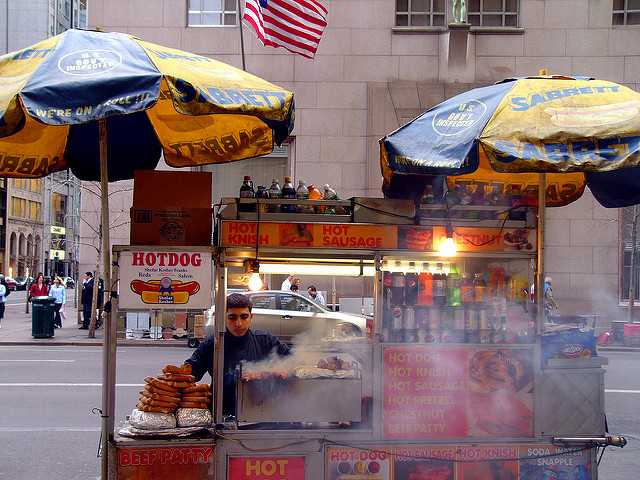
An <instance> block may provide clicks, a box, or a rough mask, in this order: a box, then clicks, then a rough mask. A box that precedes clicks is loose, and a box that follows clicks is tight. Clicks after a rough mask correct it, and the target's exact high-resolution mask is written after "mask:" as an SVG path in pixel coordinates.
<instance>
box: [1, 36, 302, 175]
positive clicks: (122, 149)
mask: <svg viewBox="0 0 640 480" xmlns="http://www.w3.org/2000/svg"><path fill="white" fill-rule="evenodd" d="M101 119H107V120H106V124H107V125H106V126H107V131H108V149H107V151H108V170H109V180H120V179H126V178H132V176H133V171H134V170H136V169H149V168H154V167H155V166H156V164H157V162H158V160H159V159H160V156H161V153H163V154H164V159H165V161H166V162H167V163H168V164H169V165H171V166H174V167H187V166H194V165H202V164H208V163H222V162H230V161H234V160H240V159H243V158H248V157H256V156H260V155H265V154H268V153H270V152H271V151H272V149H273V145H274V142H275V143H280V142H282V141H283V140H284V139H285V138H286V137H287V136H288V135H289V133H290V132H291V130H292V129H293V119H294V104H293V93H291V92H289V91H287V90H284V89H282V88H280V87H278V86H276V85H273V84H271V83H269V82H267V81H265V80H262V79H260V78H258V77H255V76H253V75H251V74H249V73H246V72H244V71H242V70H238V69H236V68H234V67H231V66H229V65H226V64H224V63H221V62H218V61H215V60H213V59H211V58H208V57H204V56H200V55H194V54H191V53H187V52H183V51H180V50H175V49H172V48H167V47H162V46H159V45H155V44H152V43H148V42H145V41H142V40H140V39H138V38H135V37H132V36H130V35H125V34H121V33H101V32H90V31H80V30H70V31H67V32H65V33H63V34H61V35H58V36H56V37H52V38H49V39H46V40H44V41H42V42H40V43H37V44H35V45H33V46H32V47H29V48H26V49H24V50H21V51H18V52H14V53H9V54H7V55H4V56H2V57H0V176H1V177H42V176H45V175H48V174H49V173H52V172H55V171H58V170H64V169H66V168H70V169H71V170H72V171H73V173H74V174H75V175H76V176H78V177H79V178H81V179H84V180H97V179H99V172H100V166H99V141H98V124H97V122H98V121H99V120H101Z"/></svg>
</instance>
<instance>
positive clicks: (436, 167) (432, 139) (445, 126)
mask: <svg viewBox="0 0 640 480" xmlns="http://www.w3.org/2000/svg"><path fill="white" fill-rule="evenodd" d="M380 148H381V167H382V173H383V177H384V189H385V190H386V191H390V190H393V189H397V187H396V185H402V184H403V183H406V182H407V181H410V180H411V179H413V180H414V181H415V179H416V178H421V177H422V178H423V179H424V176H428V175H447V176H448V179H447V180H448V182H449V186H453V185H455V184H456V183H458V182H465V183H467V184H468V183H469V182H476V183H478V184H485V185H486V184H488V183H498V184H500V183H501V184H504V185H511V186H513V185H517V186H518V187H519V188H521V189H522V190H523V191H527V190H535V191H537V188H538V178H539V175H538V173H540V172H547V173H548V175H547V176H546V177H547V179H546V183H547V186H546V202H547V204H548V205H550V206H560V205H566V204H568V203H570V202H572V201H574V200H576V199H577V198H579V197H580V195H582V192H583V191H584V188H585V185H588V186H589V188H590V189H591V191H592V192H593V194H594V195H595V197H596V198H597V199H598V200H599V201H600V203H602V204H603V205H604V206H607V207H621V206H627V205H632V204H636V203H639V202H640V168H638V166H639V165H640V94H639V93H637V92H635V91H633V90H631V89H629V88H627V87H625V86H622V85H618V84H616V83H612V82H608V81H604V80H594V79H590V78H581V77H565V76H539V77H529V78H521V79H508V80H505V81H503V82H501V83H498V84H495V85H491V86H488V87H483V88H477V89H474V90H470V91H468V92H465V93H462V94H460V95H457V96H455V97H453V98H450V99H449V100H446V101H445V102H443V103H441V104H439V105H437V106H435V107H433V108H432V109H430V110H428V111H426V112H425V113H423V114H422V115H420V116H419V117H417V118H416V119H414V120H413V121H411V122H409V123H408V124H406V125H404V126H403V127H401V128H399V129H398V130H396V131H395V132H393V133H391V134H389V135H387V136H386V137H384V138H383V139H381V140H380ZM423 183H424V181H423Z"/></svg>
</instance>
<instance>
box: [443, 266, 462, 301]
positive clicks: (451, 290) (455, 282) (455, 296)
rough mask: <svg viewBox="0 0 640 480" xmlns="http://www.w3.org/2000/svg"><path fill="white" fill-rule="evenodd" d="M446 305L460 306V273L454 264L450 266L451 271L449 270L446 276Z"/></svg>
mask: <svg viewBox="0 0 640 480" xmlns="http://www.w3.org/2000/svg"><path fill="white" fill-rule="evenodd" d="M447 305H449V306H450V307H459V306H460V305H462V299H461V293H460V273H459V271H458V266H457V265H456V264H455V263H454V264H453V265H451V270H449V275H448V276H447Z"/></svg>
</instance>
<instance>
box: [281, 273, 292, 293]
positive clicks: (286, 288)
mask: <svg viewBox="0 0 640 480" xmlns="http://www.w3.org/2000/svg"><path fill="white" fill-rule="evenodd" d="M292 282H293V275H287V278H285V279H284V282H282V286H281V287H280V290H282V291H283V292H288V291H289V290H291V283H292Z"/></svg>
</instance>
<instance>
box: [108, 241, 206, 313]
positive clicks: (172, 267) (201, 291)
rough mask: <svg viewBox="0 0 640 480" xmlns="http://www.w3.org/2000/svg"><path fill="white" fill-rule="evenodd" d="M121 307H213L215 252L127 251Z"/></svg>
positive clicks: (122, 271)
mask: <svg viewBox="0 0 640 480" xmlns="http://www.w3.org/2000/svg"><path fill="white" fill-rule="evenodd" d="M118 264H119V266H120V292H119V293H120V303H119V305H120V308H122V309H149V308H151V309H188V308H189V309H191V308H194V309H200V308H209V307H210V306H211V290H212V288H211V285H212V273H211V253H209V252H206V251H170V252H168V251H163V250H144V251H123V252H121V253H120V258H119V261H118Z"/></svg>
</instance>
